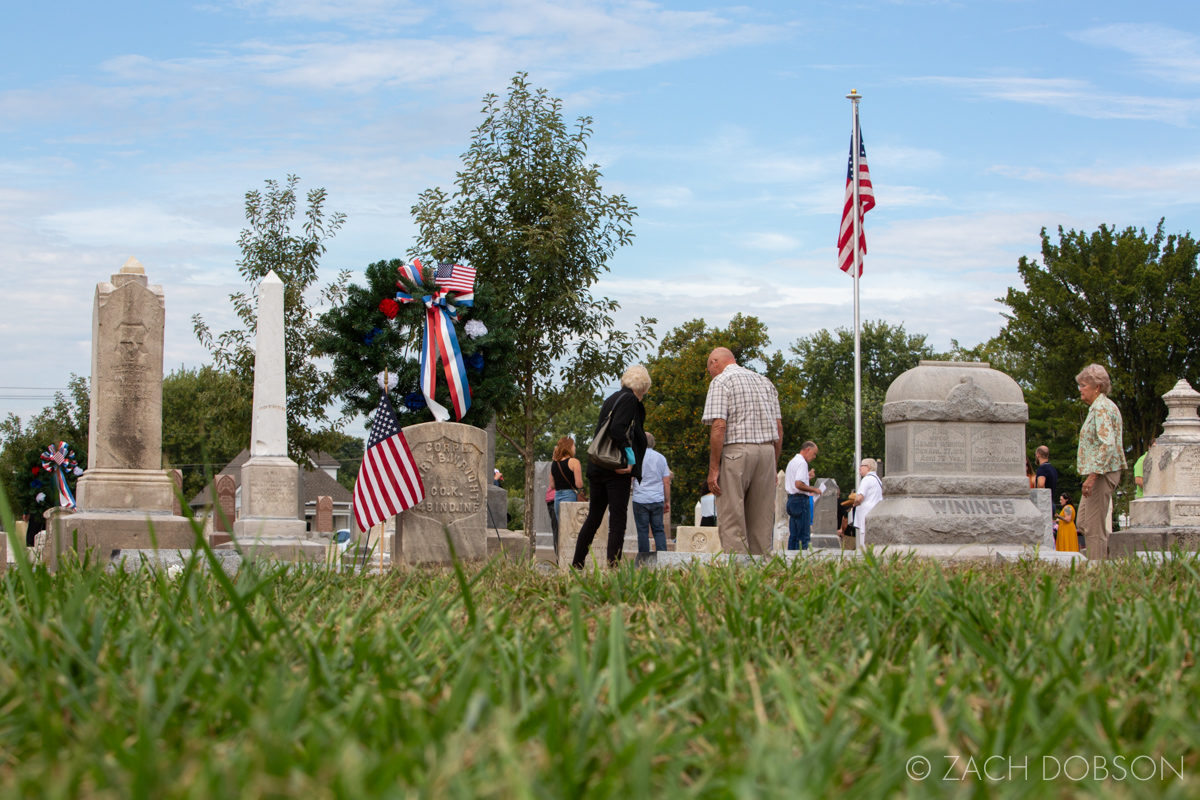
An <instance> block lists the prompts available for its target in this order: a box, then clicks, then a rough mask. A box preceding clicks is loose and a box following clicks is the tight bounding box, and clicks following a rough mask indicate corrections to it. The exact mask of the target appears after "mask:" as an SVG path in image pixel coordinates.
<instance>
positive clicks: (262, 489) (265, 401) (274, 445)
mask: <svg viewBox="0 0 1200 800" xmlns="http://www.w3.org/2000/svg"><path fill="white" fill-rule="evenodd" d="M283 294H284V286H283V281H281V280H280V279H279V276H278V275H276V274H275V271H274V270H272V271H271V272H268V273H267V276H266V277H265V278H263V279H262V282H261V283H259V285H258V328H257V331H256V333H255V342H254V345H255V352H254V404H253V413H252V416H251V418H250V458H249V460H247V461H246V463H245V464H243V465H242V481H241V486H242V512H241V514H240V515H239V516H238V519H237V520H236V521H235V522H234V523H233V536H234V539H235V540H236V546H237V549H238V550H240V551H241V552H242V554H243V555H246V556H252V557H267V558H274V559H280V560H284V561H323V560H324V559H325V550H326V545H325V543H324V542H320V541H316V540H314V539H310V538H309V537H308V526H307V524H306V523H305V521H304V520H303V519H302V518H301V513H300V487H301V476H300V470H299V468H298V467H297V466H296V462H295V461H292V459H291V458H289V457H288V454H287V452H288V439H287V378H286V373H287V360H286V356H285V353H284V324H283ZM232 544H233V543H231V544H230V545H229V546H232ZM222 546H223V547H225V546H227V545H222Z"/></svg>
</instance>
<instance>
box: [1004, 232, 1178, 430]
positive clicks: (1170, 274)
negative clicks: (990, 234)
mask: <svg viewBox="0 0 1200 800" xmlns="http://www.w3.org/2000/svg"><path fill="white" fill-rule="evenodd" d="M1198 253H1200V250H1198V248H1197V244H1196V241H1195V240H1194V239H1193V238H1192V236H1191V234H1190V233H1184V234H1171V235H1169V236H1168V235H1167V234H1166V233H1164V231H1163V220H1159V223H1158V227H1157V228H1156V229H1155V231H1154V233H1153V235H1147V233H1146V231H1145V229H1135V228H1133V227H1129V228H1125V229H1124V230H1121V231H1117V230H1116V229H1115V228H1110V227H1108V226H1105V225H1101V226H1100V229H1099V230H1097V231H1093V232H1091V233H1085V232H1083V231H1075V230H1071V231H1064V230H1063V229H1062V228H1061V227H1059V229H1058V244H1054V243H1053V242H1052V241H1051V239H1050V236H1049V235H1048V234H1047V233H1046V229H1045V228H1043V229H1042V259H1041V262H1040V263H1039V262H1038V261H1037V260H1036V259H1031V258H1028V257H1025V256H1023V257H1022V258H1021V259H1020V261H1019V262H1018V267H1017V269H1018V271H1019V273H1020V275H1021V280H1022V281H1023V282H1024V284H1025V289H1024V290H1021V289H1016V288H1010V289H1009V290H1008V293H1007V295H1006V296H1005V297H1004V298H1003V299H1002V302H1003V303H1004V304H1005V305H1007V306H1008V307H1009V309H1010V313H1009V314H1008V315H1007V320H1008V321H1007V323H1006V324H1005V327H1004V330H1003V331H1002V332H1001V336H1002V338H1003V339H1004V342H1005V343H1006V345H1008V347H1009V348H1010V349H1012V350H1016V351H1020V352H1022V353H1026V354H1027V357H1028V359H1029V364H1030V373H1031V374H1030V382H1031V385H1032V388H1033V389H1034V390H1035V392H1036V393H1038V394H1040V395H1042V397H1041V398H1040V399H1041V400H1042V401H1043V402H1045V403H1046V404H1047V411H1050V412H1051V413H1052V414H1053V417H1052V420H1051V424H1054V425H1058V426H1061V427H1064V428H1067V429H1069V430H1070V431H1071V432H1072V433H1074V432H1077V431H1078V429H1079V421H1081V420H1082V417H1083V416H1084V415H1085V414H1086V408H1084V407H1083V405H1082V403H1080V402H1079V399H1078V398H1079V393H1078V391H1077V390H1076V388H1075V375H1076V374H1077V373H1078V372H1079V370H1080V369H1081V368H1083V367H1084V366H1086V365H1087V364H1088V363H1090V362H1096V363H1098V364H1101V365H1103V366H1104V367H1105V369H1107V370H1108V373H1109V375H1110V376H1111V377H1112V382H1113V392H1112V399H1113V400H1114V401H1115V402H1116V404H1117V406H1118V407H1119V408H1120V409H1121V413H1122V415H1123V417H1124V420H1125V433H1126V442H1127V444H1128V445H1129V446H1130V452H1131V453H1140V452H1143V451H1144V450H1145V448H1146V446H1147V445H1148V444H1149V441H1150V439H1151V438H1152V437H1153V436H1154V435H1155V434H1156V433H1157V432H1158V430H1159V429H1160V427H1161V425H1162V422H1163V420H1164V419H1165V418H1166V407H1165V406H1164V405H1163V402H1162V395H1163V394H1164V393H1166V392H1167V391H1168V390H1170V388H1171V387H1172V386H1174V385H1175V382H1176V381H1178V380H1179V379H1180V378H1187V379H1188V380H1189V381H1191V382H1192V383H1195V382H1196V380H1197V378H1200V314H1197V313H1196V309H1197V308H1200V273H1198V272H1197V254H1198ZM1064 433H1065V431H1064Z"/></svg>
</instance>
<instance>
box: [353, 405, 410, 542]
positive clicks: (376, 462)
mask: <svg viewBox="0 0 1200 800" xmlns="http://www.w3.org/2000/svg"><path fill="white" fill-rule="evenodd" d="M424 497H425V485H424V484H423V483H422V482H421V473H420V472H419V471H418V470H417V462H416V459H414V458H413V455H412V451H411V450H409V448H408V441H407V440H406V439H405V438H404V432H403V431H401V430H400V425H399V423H398V422H397V420H396V412H395V411H394V410H393V409H392V404H391V402H390V401H389V400H388V398H387V396H386V395H385V396H384V397H383V399H382V400H381V401H380V403H379V408H378V410H376V412H375V419H374V420H373V421H372V423H371V437H370V442H369V444H368V446H367V451H366V453H364V454H363V463H362V468H361V469H359V471H358V478H357V479H356V480H355V481H354V519H355V521H356V522H357V523H358V528H359V530H363V531H366V530H370V529H371V527H372V526H374V525H378V524H379V523H380V522H383V521H384V520H386V519H387V518H388V517H391V516H392V515H393V514H398V513H399V512H401V511H403V510H404V509H406V508H412V507H413V506H415V505H416V504H417V503H419V502H421V500H422V499H424Z"/></svg>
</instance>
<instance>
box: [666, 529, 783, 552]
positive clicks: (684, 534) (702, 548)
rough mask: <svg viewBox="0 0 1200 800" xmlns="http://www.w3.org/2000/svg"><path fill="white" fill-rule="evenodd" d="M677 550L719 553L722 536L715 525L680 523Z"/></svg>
mask: <svg viewBox="0 0 1200 800" xmlns="http://www.w3.org/2000/svg"><path fill="white" fill-rule="evenodd" d="M785 544H786V541H785ZM675 552H677V553H719V552H721V537H720V536H719V535H718V533H717V529H716V528H715V527H713V528H709V527H701V526H699V525H680V526H679V527H677V528H676V529H675Z"/></svg>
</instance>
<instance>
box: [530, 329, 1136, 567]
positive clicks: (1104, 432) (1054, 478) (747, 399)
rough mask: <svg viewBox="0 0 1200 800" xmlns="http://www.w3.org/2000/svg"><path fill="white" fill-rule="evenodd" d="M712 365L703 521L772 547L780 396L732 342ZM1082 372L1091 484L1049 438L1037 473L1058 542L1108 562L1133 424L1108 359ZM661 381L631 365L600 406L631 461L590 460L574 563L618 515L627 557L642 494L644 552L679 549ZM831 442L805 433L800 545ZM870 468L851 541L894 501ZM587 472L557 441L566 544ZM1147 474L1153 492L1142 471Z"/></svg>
mask: <svg viewBox="0 0 1200 800" xmlns="http://www.w3.org/2000/svg"><path fill="white" fill-rule="evenodd" d="M707 371H708V374H709V375H710V377H711V378H712V380H711V382H710V383H709V386H708V394H707V397H706V398H705V403H704V412H703V416H702V421H703V422H704V424H705V425H706V426H708V427H709V463H708V475H707V477H706V478H705V479H704V480H703V481H702V482H701V486H700V488H701V492H702V494H701V497H700V501H699V516H700V524H701V525H708V526H711V525H715V526H716V527H717V530H718V535H719V538H720V542H721V548H722V550H724V551H726V552H735V553H750V554H752V555H761V554H766V553H769V552H770V551H771V549H772V538H773V534H774V526H775V492H776V484H777V477H776V475H777V472H776V468H777V465H778V464H779V463H780V457H781V455H782V452H783V422H782V415H781V414H780V410H779V395H778V392H777V391H776V389H775V387H774V386H773V385H772V384H771V382H770V381H769V380H768V379H767V378H766V377H764V376H762V375H759V374H758V373H756V372H753V371H751V370H748V369H746V368H744V367H742V366H740V365H739V364H738V363H737V359H736V358H735V357H734V355H733V353H732V352H731V351H730V350H729V349H728V348H724V347H718V348H716V349H714V350H713V351H712V353H711V354H710V355H709V357H708V362H707ZM1075 380H1076V384H1077V386H1078V389H1079V395H1080V399H1081V400H1082V401H1083V402H1084V403H1085V404H1087V406H1088V413H1087V417H1086V418H1085V420H1084V422H1083V426H1082V427H1081V428H1080V432H1079V450H1078V454H1077V464H1076V466H1077V470H1078V473H1079V476H1080V478H1081V479H1082V487H1081V492H1080V494H1081V502H1080V504H1079V508H1078V511H1076V507H1075V505H1074V502H1073V499H1072V497H1071V495H1070V494H1068V493H1067V492H1061V493H1060V492H1059V491H1058V484H1059V479H1060V476H1059V472H1058V469H1057V468H1056V467H1055V466H1054V465H1053V464H1052V463H1051V460H1050V449H1049V447H1047V446H1045V445H1041V446H1039V447H1038V448H1037V449H1036V450H1035V452H1034V462H1033V463H1031V462H1029V461H1028V460H1027V461H1026V474H1027V476H1028V479H1029V485H1030V488H1031V489H1046V490H1049V492H1050V497H1051V498H1053V499H1054V500H1055V501H1056V503H1052V505H1054V506H1055V507H1054V509H1053V511H1052V514H1053V522H1054V525H1055V528H1056V535H1055V545H1056V548H1057V549H1058V550H1064V551H1078V550H1080V549H1081V548H1083V549H1085V550H1086V552H1087V555H1088V558H1090V559H1103V558H1106V557H1107V555H1108V532H1109V531H1110V530H1111V527H1110V526H1111V521H1110V517H1111V513H1112V506H1111V500H1112V496H1113V493H1114V491H1115V489H1116V488H1117V485H1118V483H1119V481H1120V477H1121V471H1122V470H1124V469H1125V467H1126V462H1125V455H1124V449H1123V445H1122V437H1123V431H1122V425H1123V422H1122V418H1121V413H1120V411H1119V410H1118V409H1117V406H1116V404H1115V403H1113V401H1112V400H1111V399H1110V398H1109V397H1108V395H1109V394H1110V393H1111V391H1112V383H1111V380H1110V379H1109V376H1108V373H1107V371H1105V369H1104V368H1103V367H1102V366H1100V365H1098V364H1091V365H1089V366H1087V367H1085V368H1084V369H1083V370H1082V371H1081V372H1080V373H1079V375H1077V376H1076V379H1075ZM650 383H651V380H650V374H649V373H648V372H647V370H646V368H645V367H644V366H642V365H640V364H639V365H636V366H633V367H630V368H629V369H628V370H626V372H625V374H624V375H622V376H621V388H620V389H619V390H618V391H616V392H614V393H613V394H612V395H610V396H609V397H608V398H606V399H605V401H604V403H603V404H602V405H601V407H600V414H599V419H598V420H597V423H596V427H595V431H594V433H593V438H594V440H595V439H604V438H607V439H608V440H610V441H609V442H608V443H609V444H610V445H611V446H612V447H613V448H615V450H614V451H615V452H616V453H619V454H620V457H619V463H610V464H604V463H602V462H601V461H600V460H598V459H595V460H594V459H592V458H589V459H588V460H587V464H586V476H587V481H588V485H589V487H590V494H589V497H588V498H587V501H588V512H587V518H586V519H585V521H584V522H583V526H582V528H581V529H580V532H579V537H578V539H577V542H576V547H575V551H574V553H573V554H572V561H571V563H572V565H573V566H574V567H576V568H580V569H581V568H582V567H583V566H584V562H585V560H586V557H587V554H588V552H589V550H590V548H591V545H592V542H593V540H594V539H595V537H596V535H597V533H598V532H599V527H600V524H601V521H602V519H603V518H604V515H605V513H606V512H607V514H608V539H607V546H606V556H607V560H608V562H609V563H615V562H617V561H619V560H620V558H621V550H622V546H623V544H624V538H625V526H626V521H627V519H626V517H627V508H628V507H629V505H630V500H631V498H632V507H633V514H634V522H635V525H636V527H637V537H638V550H639V552H649V551H650V548H651V543H653V547H654V549H655V550H659V551H661V550H665V549H666V548H667V536H666V533H667V531H668V530H669V520H670V513H671V471H670V468H669V466H668V464H667V460H666V458H665V457H664V456H663V455H662V453H660V452H659V451H658V450H656V449H655V440H654V436H653V435H652V434H650V433H647V432H646V429H645V422H646V408H645V405H644V403H643V400H644V398H645V397H646V394H647V392H648V391H649V390H650ZM1152 444H1153V443H1152ZM594 445H595V441H594V442H593V446H594ZM819 450H820V448H819V447H818V445H817V444H816V442H813V441H805V442H804V443H803V444H801V445H800V448H799V450H798V451H797V452H796V453H795V455H794V456H793V457H792V458H791V459H790V460H789V461H788V462H787V468H786V469H785V470H784V475H783V488H784V490H785V492H786V495H787V504H786V510H787V516H788V536H787V548H788V549H789V550H806V549H808V548H809V547H810V545H811V538H812V523H813V512H814V507H815V501H816V498H817V497H820V496H821V495H822V493H823V491H822V489H821V488H820V487H818V486H817V485H816V483H815V475H816V472H815V468H814V466H813V462H814V461H815V460H816V458H817V454H818V452H819ZM1140 465H1141V459H1139V460H1138V465H1137V467H1135V472H1137V473H1140ZM858 473H859V481H858V487H857V489H858V490H857V491H856V492H852V493H851V494H850V495H849V498H848V499H847V500H846V501H844V502H843V503H841V505H840V507H839V512H840V513H839V519H838V533H839V535H840V536H841V537H842V539H843V542H844V543H845V544H844V546H845V547H847V548H853V547H854V542H855V541H856V540H861V535H862V534H863V532H864V531H866V530H867V529H868V524H869V523H868V520H869V516H870V514H871V510H872V509H873V508H875V506H876V505H878V504H879V502H880V501H881V500H882V499H883V481H882V480H881V479H880V477H879V474H878V462H877V461H876V460H875V459H874V458H864V459H862V461H861V463H860V464H859V468H858ZM584 474H585V471H584V465H583V463H582V462H581V460H580V459H579V458H577V457H576V453H575V442H574V440H573V439H571V438H570V437H567V436H564V437H563V438H561V439H560V440H559V441H558V445H557V446H556V447H555V450H554V456H553V462H552V464H551V482H550V487H549V489H548V490H547V493H546V503H547V507H548V510H549V512H550V517H551V520H552V526H553V531H554V546H555V550H556V551H557V549H558V512H559V509H560V506H561V504H562V503H564V502H573V501H576V500H581V499H584V498H583V496H582V494H581V493H582V490H583V486H584V481H583V478H584ZM1138 477H1139V483H1138V493H1139V494H1138V496H1141V484H1140V474H1139V475H1138Z"/></svg>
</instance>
